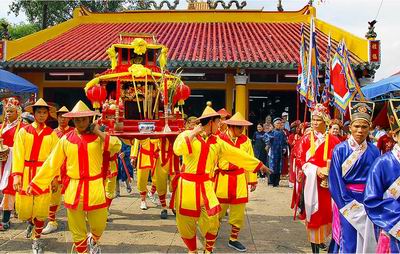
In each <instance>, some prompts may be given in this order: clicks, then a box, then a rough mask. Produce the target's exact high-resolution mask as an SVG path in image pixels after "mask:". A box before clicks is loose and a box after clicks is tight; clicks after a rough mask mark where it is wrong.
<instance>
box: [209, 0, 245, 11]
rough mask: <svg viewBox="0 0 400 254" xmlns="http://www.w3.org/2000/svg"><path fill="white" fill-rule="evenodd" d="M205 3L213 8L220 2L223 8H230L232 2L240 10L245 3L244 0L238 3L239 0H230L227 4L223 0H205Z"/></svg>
mask: <svg viewBox="0 0 400 254" xmlns="http://www.w3.org/2000/svg"><path fill="white" fill-rule="evenodd" d="M207 3H208V6H209V7H210V9H214V10H215V9H216V8H217V7H218V4H221V6H222V8H224V9H225V10H227V9H230V8H231V6H232V4H235V5H236V8H237V9H238V10H242V9H243V8H244V7H245V6H246V5H247V2H246V1H242V2H241V3H240V4H239V1H237V0H231V1H229V3H228V4H225V1H223V0H217V1H212V0H207Z"/></svg>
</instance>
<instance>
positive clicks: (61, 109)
mask: <svg viewBox="0 0 400 254" xmlns="http://www.w3.org/2000/svg"><path fill="white" fill-rule="evenodd" d="M68 112H69V110H68V109H67V107H66V106H62V107H61V108H60V109H59V110H57V113H68Z"/></svg>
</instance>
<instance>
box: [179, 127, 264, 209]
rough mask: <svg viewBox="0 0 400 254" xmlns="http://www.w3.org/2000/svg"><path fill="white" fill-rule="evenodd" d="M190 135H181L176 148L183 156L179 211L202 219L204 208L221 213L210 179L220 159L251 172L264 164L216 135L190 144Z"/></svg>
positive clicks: (192, 141) (198, 138) (185, 132)
mask: <svg viewBox="0 0 400 254" xmlns="http://www.w3.org/2000/svg"><path fill="white" fill-rule="evenodd" d="M190 132H191V131H190V130H188V131H184V132H182V133H181V134H179V135H178V137H177V138H176V140H175V142H174V147H173V148H174V152H175V154H176V155H178V156H182V157H183V165H182V168H181V172H180V178H179V180H178V184H177V188H178V190H177V191H176V194H177V196H176V208H177V209H179V211H178V212H179V213H180V214H182V215H186V216H191V217H199V216H200V211H201V207H202V206H203V205H204V206H205V207H206V209H207V213H208V215H209V216H212V215H215V214H217V213H218V212H220V210H221V208H220V205H219V202H218V199H217V196H216V195H215V192H214V186H213V182H212V181H211V177H210V174H211V173H212V170H213V169H214V167H215V165H216V163H217V162H218V159H222V158H223V159H225V160H227V161H230V162H232V163H234V164H236V165H238V166H240V167H241V168H243V169H245V170H246V171H251V172H256V171H258V170H259V168H260V167H261V166H262V163H261V162H260V161H259V160H258V159H256V158H255V157H252V156H250V155H248V154H246V153H244V152H243V151H241V150H239V149H237V148H235V147H232V146H231V145H229V144H228V143H226V142H225V141H222V140H221V139H220V138H219V137H217V136H214V135H211V136H210V137H206V138H205V139H203V138H202V137H201V136H199V135H197V136H196V137H195V138H193V139H192V140H191V141H190V140H189V134H190Z"/></svg>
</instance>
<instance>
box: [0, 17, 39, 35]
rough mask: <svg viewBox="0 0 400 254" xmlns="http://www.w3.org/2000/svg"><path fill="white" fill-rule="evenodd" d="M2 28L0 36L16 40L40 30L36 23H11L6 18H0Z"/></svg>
mask: <svg viewBox="0 0 400 254" xmlns="http://www.w3.org/2000/svg"><path fill="white" fill-rule="evenodd" d="M0 26H1V28H2V31H1V37H2V38H4V39H8V40H16V39H19V38H21V37H24V36H27V35H29V34H32V33H35V32H37V31H39V30H40V27H39V26H38V25H36V24H27V23H23V22H21V23H18V24H11V23H9V22H8V21H7V20H6V19H4V18H3V19H0Z"/></svg>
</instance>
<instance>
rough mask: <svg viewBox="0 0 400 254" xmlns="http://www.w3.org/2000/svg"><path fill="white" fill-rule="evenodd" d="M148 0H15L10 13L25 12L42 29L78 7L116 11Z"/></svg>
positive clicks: (59, 20)
mask: <svg viewBox="0 0 400 254" xmlns="http://www.w3.org/2000/svg"><path fill="white" fill-rule="evenodd" d="M145 2H148V0H70V1H43V0H30V1H27V0H14V1H13V2H12V3H11V4H10V5H9V8H10V11H9V12H10V13H14V14H15V15H16V16H18V15H19V14H20V13H21V12H23V13H25V15H26V17H27V19H28V21H29V22H30V23H33V24H36V25H39V26H40V27H41V28H42V29H44V28H46V27H48V26H54V25H56V24H58V23H61V22H64V21H66V20H68V19H71V18H72V15H73V10H74V9H75V8H76V7H79V6H84V7H86V8H88V9H89V10H90V11H92V12H116V11H121V10H123V9H126V8H129V9H142V8H143V6H147V5H143V3H145Z"/></svg>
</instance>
